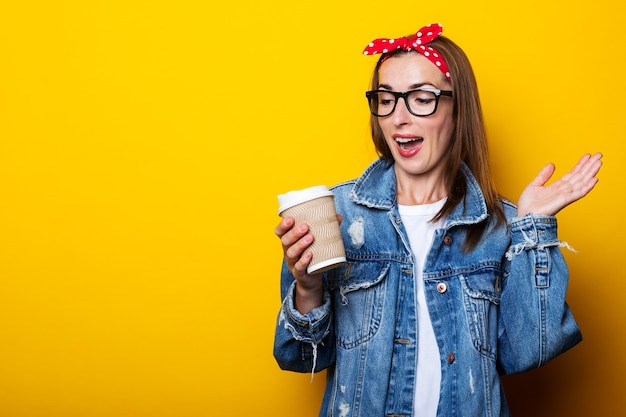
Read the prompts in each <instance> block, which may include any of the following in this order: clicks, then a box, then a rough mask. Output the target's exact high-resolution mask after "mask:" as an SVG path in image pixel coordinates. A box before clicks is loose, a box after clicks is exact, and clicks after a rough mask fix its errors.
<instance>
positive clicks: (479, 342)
mask: <svg viewBox="0 0 626 417" xmlns="http://www.w3.org/2000/svg"><path fill="white" fill-rule="evenodd" d="M461 284H462V286H463V304H464V307H465V316H466V318H467V326H468V329H469V333H470V339H471V341H472V344H473V345H474V348H475V349H476V350H477V351H478V352H479V353H480V354H482V355H484V356H487V357H489V358H491V359H493V360H495V359H496V351H497V338H498V311H499V306H500V275H499V273H498V271H496V270H489V271H485V270H482V271H480V272H477V273H475V274H470V275H462V276H461Z"/></svg>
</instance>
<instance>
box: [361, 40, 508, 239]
mask: <svg viewBox="0 0 626 417" xmlns="http://www.w3.org/2000/svg"><path fill="white" fill-rule="evenodd" d="M428 45H429V46H432V47H433V48H435V49H436V50H438V51H439V53H440V54H441V55H442V56H443V58H444V59H445V60H446V63H447V64H448V69H449V71H450V75H451V78H452V79H451V83H452V91H454V95H453V97H452V100H453V110H452V114H453V122H454V130H453V132H452V140H451V144H450V149H449V152H448V157H447V159H446V161H445V163H446V164H447V169H446V178H445V179H444V180H445V184H446V187H447V189H448V190H447V191H448V199H447V201H446V203H445V204H444V206H443V207H442V208H441V211H440V212H439V213H437V215H436V216H435V218H434V219H433V220H438V219H441V218H442V217H443V216H445V215H447V214H449V213H450V212H451V211H452V209H453V208H454V207H455V206H456V205H457V204H459V203H461V202H462V201H464V199H465V195H466V192H467V190H466V181H465V177H464V175H463V173H462V171H461V162H464V163H465V164H466V165H467V166H468V167H469V169H470V171H471V172H472V174H473V175H474V177H475V178H476V181H477V182H478V185H479V186H480V189H481V191H482V193H483V195H484V197H485V203H486V205H487V212H488V213H489V214H490V215H495V216H496V220H497V222H498V224H501V223H503V222H505V217H504V212H503V210H502V206H501V205H500V201H499V196H498V193H497V191H496V188H495V184H494V181H493V178H492V175H491V168H490V165H489V154H488V151H487V138H486V134H485V125H484V122H483V115H482V108H481V105H480V98H479V95H478V86H477V84H476V78H475V77H474V71H473V70H472V66H471V64H470V62H469V59H468V58H467V55H465V52H463V50H462V49H461V48H460V47H459V46H458V45H456V44H455V43H454V42H452V41H451V40H450V39H448V38H446V37H444V36H439V37H437V38H436V39H434V40H433V41H432V42H430V43H429V44H428ZM406 53H417V52H406V51H403V50H401V49H396V50H394V51H392V52H389V53H388V54H385V55H383V56H381V57H380V59H379V60H378V63H377V64H376V68H375V69H374V74H373V76H372V89H373V90H375V89H377V88H378V82H379V81H378V72H379V69H380V65H381V64H382V62H383V61H384V60H386V59H387V58H389V57H391V56H395V55H399V54H406ZM441 75H442V77H443V73H442V74H441ZM370 126H371V131H372V139H373V141H374V146H375V147H376V151H377V152H378V154H379V155H380V156H381V158H383V159H386V160H388V161H393V156H392V154H391V151H390V150H389V147H388V146H387V142H386V141H385V138H384V136H383V133H382V130H381V128H380V126H379V124H378V118H377V117H376V116H373V115H372V116H371V118H370ZM487 224H488V222H482V223H480V224H478V225H475V226H471V227H469V228H468V230H467V235H466V238H465V242H464V249H465V250H471V249H472V248H473V247H475V246H476V244H477V243H478V242H479V240H480V238H481V236H482V234H483V232H484V230H485V228H486V227H487Z"/></svg>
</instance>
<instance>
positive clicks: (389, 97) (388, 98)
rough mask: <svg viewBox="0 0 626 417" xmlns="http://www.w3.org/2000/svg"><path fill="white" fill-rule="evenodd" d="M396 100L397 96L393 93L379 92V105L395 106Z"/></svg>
mask: <svg viewBox="0 0 626 417" xmlns="http://www.w3.org/2000/svg"><path fill="white" fill-rule="evenodd" d="M395 102H396V98H395V97H394V95H393V94H389V93H378V105H379V106H393V105H394V103H395Z"/></svg>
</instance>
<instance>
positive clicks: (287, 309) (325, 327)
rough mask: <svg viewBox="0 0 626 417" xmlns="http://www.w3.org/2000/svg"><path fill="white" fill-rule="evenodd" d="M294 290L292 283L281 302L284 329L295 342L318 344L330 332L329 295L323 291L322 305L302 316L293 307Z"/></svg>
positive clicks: (294, 283)
mask: <svg viewBox="0 0 626 417" xmlns="http://www.w3.org/2000/svg"><path fill="white" fill-rule="evenodd" d="M295 288H296V282H295V281H294V282H293V283H292V284H291V286H290V287H289V290H288V291H287V296H286V297H285V299H284V301H283V306H282V319H283V320H284V326H285V329H287V330H289V331H290V332H291V334H292V335H293V337H294V339H296V340H299V341H301V342H306V343H312V344H318V343H320V342H321V341H322V339H324V337H326V335H327V334H328V332H329V331H330V324H331V319H330V318H331V317H330V316H331V314H330V311H331V309H330V294H328V292H327V291H325V292H324V299H323V303H322V305H321V306H319V307H317V308H314V309H313V310H311V311H309V312H308V313H306V314H302V313H300V312H299V311H298V310H296V308H295V306H294V298H295Z"/></svg>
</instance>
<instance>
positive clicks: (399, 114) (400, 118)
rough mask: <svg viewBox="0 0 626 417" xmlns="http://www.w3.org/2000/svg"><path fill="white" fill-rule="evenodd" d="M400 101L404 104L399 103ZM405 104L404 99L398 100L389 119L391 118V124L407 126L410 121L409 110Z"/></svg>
mask: <svg viewBox="0 0 626 417" xmlns="http://www.w3.org/2000/svg"><path fill="white" fill-rule="evenodd" d="M400 99H402V100H403V101H404V102H402V103H400ZM406 104H407V103H406V99H405V98H404V97H400V98H398V102H397V103H396V108H395V110H394V111H393V114H392V115H391V117H393V123H394V124H395V125H397V126H400V125H404V124H407V123H409V122H410V121H411V113H409V109H407V107H406Z"/></svg>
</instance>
